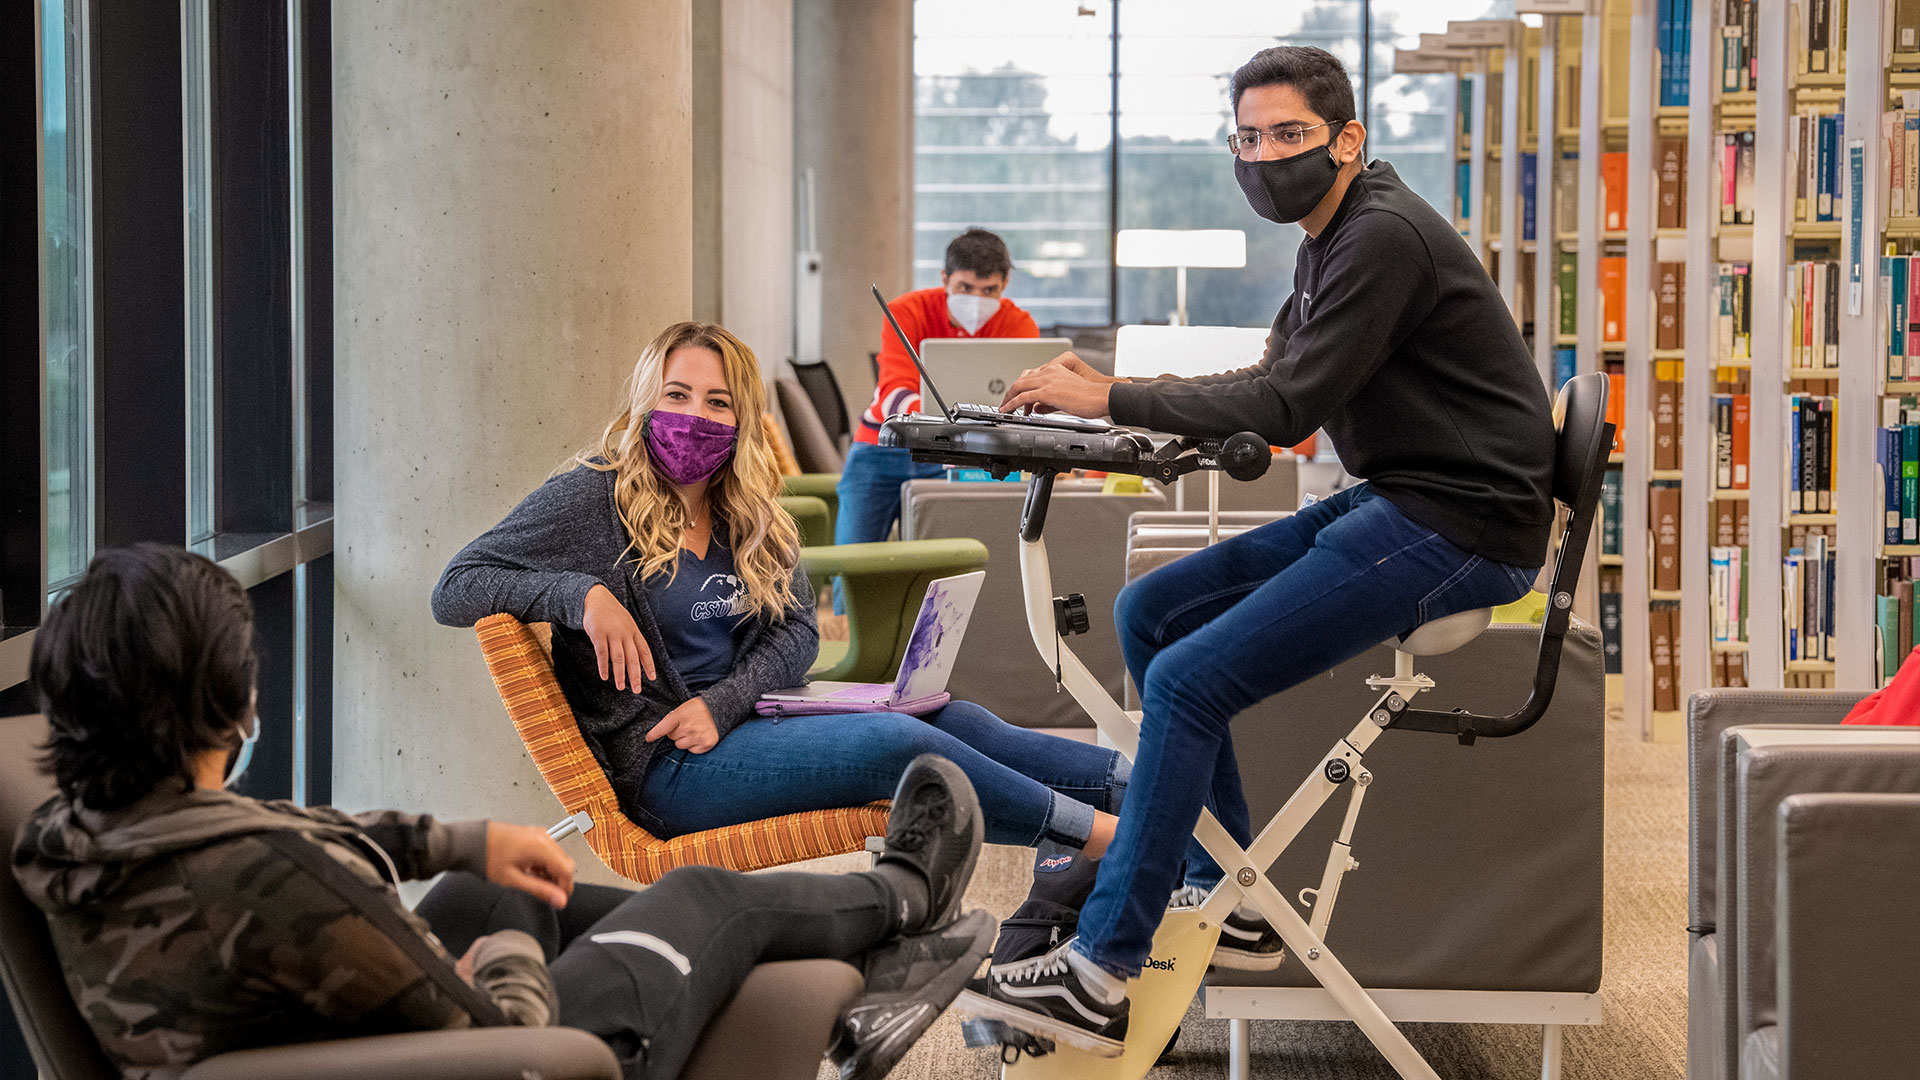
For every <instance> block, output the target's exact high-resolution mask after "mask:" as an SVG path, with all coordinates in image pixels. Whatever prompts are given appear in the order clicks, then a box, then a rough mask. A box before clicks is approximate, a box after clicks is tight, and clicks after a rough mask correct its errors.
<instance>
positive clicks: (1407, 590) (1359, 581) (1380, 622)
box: [1075, 484, 1534, 978]
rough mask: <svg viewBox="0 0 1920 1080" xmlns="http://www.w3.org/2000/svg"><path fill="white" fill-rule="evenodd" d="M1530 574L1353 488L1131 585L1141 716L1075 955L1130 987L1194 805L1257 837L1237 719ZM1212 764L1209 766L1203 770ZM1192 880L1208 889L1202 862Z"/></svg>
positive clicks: (1123, 633)
mask: <svg viewBox="0 0 1920 1080" xmlns="http://www.w3.org/2000/svg"><path fill="white" fill-rule="evenodd" d="M1533 577H1534V571H1532V570H1526V569H1522V568H1520V567H1515V566H1507V565H1505V564H1503V563H1496V562H1492V561H1490V560H1487V559H1483V558H1481V557H1480V556H1478V555H1474V554H1471V553H1470V552H1467V551H1464V550H1462V549H1461V548H1459V547H1456V546H1455V545H1454V544H1453V543H1451V542H1450V541H1448V540H1447V539H1446V538H1444V537H1442V536H1440V535H1439V534H1438V533H1436V532H1434V531H1433V530H1431V529H1428V528H1426V527H1425V526H1423V525H1420V524H1418V523H1417V522H1415V521H1413V520H1412V519H1411V518H1409V517H1407V516H1406V515H1405V514H1402V513H1401V512H1400V511H1399V510H1398V509H1397V508H1395V507H1394V505H1393V504H1392V503H1390V502H1388V501H1387V500H1386V499H1385V498H1383V497H1381V496H1380V495H1378V494H1376V493H1375V492H1374V491H1373V488H1372V486H1371V485H1368V484H1360V485H1357V486H1355V487H1351V488H1347V489H1346V490H1344V491H1341V492H1338V493H1336V494H1334V495H1333V496H1331V497H1330V498H1327V499H1323V500H1321V501H1320V502H1317V503H1314V504H1312V505H1311V506H1307V507H1304V508H1302V509H1301V511H1300V512H1299V513H1297V514H1294V515H1293V516H1292V517H1288V518H1284V519H1282V520H1280V521H1276V522H1274V523H1272V524H1270V525H1263V526H1261V527H1260V528H1258V529H1254V530H1252V531H1251V532H1247V533H1242V534H1241V535H1239V536H1236V537H1233V538H1231V539H1228V540H1224V541H1222V542H1221V543H1219V544H1218V545H1216V546H1214V547H1211V548H1207V549H1205V550H1203V551H1198V552H1195V553H1194V554H1192V555H1188V556H1186V557H1184V558H1182V559H1181V560H1180V561H1178V562H1175V563H1172V564H1170V565H1168V566H1164V567H1162V568H1160V569H1158V570H1155V571H1154V572H1152V573H1150V574H1148V575H1146V576H1145V577H1142V578H1140V579H1139V580H1137V581H1135V582H1133V583H1132V584H1130V585H1128V586H1127V587H1126V589H1125V590H1124V591H1122V592H1121V594H1120V599H1119V600H1118V601H1117V602H1116V604H1115V609H1114V615H1115V619H1116V621H1117V622H1118V624H1119V630H1120V643H1121V649H1122V651H1123V652H1124V653H1125V655H1126V661H1127V670H1128V671H1129V672H1131V673H1132V675H1133V679H1134V685H1136V686H1138V687H1140V691H1141V693H1140V697H1141V704H1142V708H1143V709H1144V714H1143V716H1142V724H1141V730H1140V751H1139V754H1138V756H1137V757H1136V758H1135V759H1134V763H1133V775H1132V780H1131V783H1130V785H1129V790H1128V793H1127V802H1126V805H1125V807H1124V808H1123V809H1122V811H1121V814H1120V826H1119V831H1118V833H1117V834H1116V836H1115V837H1114V842H1113V846H1112V847H1110V848H1109V849H1108V850H1107V856H1106V858H1105V859H1104V860H1102V861H1101V864H1100V877H1099V881H1098V884H1097V885H1096V886H1095V887H1094V890H1093V895H1092V897H1091V898H1089V899H1088V901H1087V904H1086V907H1085V909H1084V910H1083V911H1082V912H1081V915H1080V931H1079V932H1080V939H1079V941H1078V942H1077V943H1076V944H1075V948H1076V949H1078V950H1080V952H1081V953H1082V954H1084V955H1085V956H1087V957H1088V958H1089V959H1091V960H1092V961H1093V962H1094V963H1096V964H1098V965H1100V966H1101V967H1102V968H1104V969H1105V970H1107V971H1111V972H1113V973H1115V974H1117V975H1122V976H1126V977H1129V978H1130V977H1132V976H1133V975H1136V974H1138V973H1139V971H1140V968H1141V966H1142V965H1143V964H1144V963H1145V962H1146V959H1147V952H1148V949H1149V947H1150V946H1151V945H1152V943H1153V934H1154V931H1155V930H1156V929H1157V928H1158V927H1159V925H1160V917H1161V915H1163V914H1164V913H1165V911H1166V907H1167V896H1168V894H1169V893H1170V892H1171V891H1172V890H1173V888H1174V887H1175V886H1176V885H1178V884H1179V883H1180V868H1181V857H1182V853H1183V852H1187V851H1188V850H1189V849H1190V846H1191V849H1192V850H1198V845H1197V844H1196V843H1194V842H1193V840H1192V834H1193V827H1194V823H1195V822H1197V821H1198V820H1199V818H1200V808H1201V807H1202V806H1203V805H1204V806H1206V807H1208V808H1209V809H1211V810H1212V811H1213V812H1214V815H1215V816H1216V817H1218V818H1219V819H1220V822H1221V824H1222V825H1224V826H1225V827H1226V829H1227V831H1228V832H1229V833H1231V834H1232V835H1233V837H1234V839H1235V840H1237V841H1239V842H1240V843H1241V844H1242V845H1243V846H1244V845H1245V844H1247V843H1249V842H1250V841H1251V840H1252V839H1253V829H1252V824H1251V822H1250V821H1249V820H1248V813H1247V802H1246V798H1245V796H1244V795H1242V793H1241V790H1240V772H1239V767H1238V765H1237V764H1236V762H1235V760H1234V756H1233V742H1232V740H1231V738H1230V737H1229V731H1228V723H1229V721H1231V720H1232V719H1233V717H1234V716H1235V715H1236V714H1238V713H1239V712H1240V711H1241V710H1243V709H1245V708H1247V707H1248V706H1250V705H1252V704H1254V703H1255V702H1258V701H1260V700H1261V699H1263V698H1267V697H1271V696H1272V695H1274V694H1277V693H1279V692H1281V691H1282V690H1285V689H1287V688H1288V687H1290V686H1293V685H1295V684H1297V683H1300V682H1303V681H1305V680H1306V679H1309V678H1311V677H1313V676H1314V675H1317V674H1320V673H1321V672H1324V671H1327V670H1328V669H1330V668H1332V667H1333V666H1334V665H1336V664H1338V663H1340V662H1341V661H1343V660H1347V659H1350V658H1352V657H1354V656H1357V655H1359V654H1360V653H1362V652H1364V651H1366V650H1367V649H1368V648H1370V647H1372V646H1374V645H1377V644H1379V643H1380V642H1382V641H1385V640H1386V639H1388V638H1390V637H1393V636H1394V635H1396V634H1401V633H1405V632H1406V631H1409V630H1412V629H1413V628H1414V627H1416V626H1419V625H1420V624H1421V623H1423V622H1426V621H1428V620H1430V619H1437V618H1440V617H1441V616H1444V615H1451V614H1454V613H1455V612H1460V611H1467V610H1471V609H1473V608H1482V607H1491V606H1494V605H1497V604H1505V603H1509V602H1511V601H1514V600H1517V599H1519V598H1520V597H1521V596H1523V595H1525V594H1526V592H1527V590H1528V589H1529V588H1530V587H1531V586H1532V583H1533ZM1208 762H1211V763H1212V764H1211V767H1208V766H1207V765H1206V764H1205V763H1208ZM1206 864H1207V865H1205V867H1204V869H1203V870H1202V872H1201V873H1199V874H1197V875H1190V877H1189V880H1190V881H1191V880H1193V879H1194V877H1198V878H1200V880H1202V881H1207V880H1211V881H1217V880H1218V879H1219V870H1218V869H1217V868H1216V867H1212V866H1211V865H1210V864H1211V860H1206Z"/></svg>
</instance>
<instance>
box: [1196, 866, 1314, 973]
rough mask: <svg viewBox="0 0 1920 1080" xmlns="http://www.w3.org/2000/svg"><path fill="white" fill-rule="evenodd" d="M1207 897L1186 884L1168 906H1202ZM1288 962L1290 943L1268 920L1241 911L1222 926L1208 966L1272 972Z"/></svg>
mask: <svg viewBox="0 0 1920 1080" xmlns="http://www.w3.org/2000/svg"><path fill="white" fill-rule="evenodd" d="M1206 898H1207V890H1205V889H1202V888H1198V887H1196V886H1193V885H1182V886H1181V887H1179V888H1178V889H1175V890H1174V891H1173V897H1172V898H1171V899H1170V900H1169V901H1168V902H1167V906H1168V907H1198V906H1200V903H1201V902H1202V901H1204V900H1205V899H1206ZM1286 962H1287V949H1286V943H1285V942H1283V941H1281V940H1280V933H1279V931H1277V930H1275V929H1274V928H1273V927H1272V925H1270V924H1269V923H1268V922H1267V920H1266V919H1264V918H1262V917H1260V916H1258V915H1255V916H1253V917H1252V918H1247V917H1245V916H1243V915H1241V914H1240V913H1239V912H1237V911H1236V912H1234V913H1232V914H1230V915H1228V916H1227V917H1226V918H1225V919H1223V920H1221V923H1220V942H1219V944H1217V945H1215V946H1214V948H1213V959H1212V960H1210V961H1208V966H1210V967H1216V968H1224V969H1226V970H1228V971H1272V970H1274V969H1276V968H1278V967H1279V966H1280V965H1281V964H1284V963H1286Z"/></svg>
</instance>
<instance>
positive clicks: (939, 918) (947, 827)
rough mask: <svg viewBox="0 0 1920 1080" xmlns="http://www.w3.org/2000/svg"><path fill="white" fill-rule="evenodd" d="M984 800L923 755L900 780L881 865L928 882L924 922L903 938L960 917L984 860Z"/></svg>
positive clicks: (950, 766) (949, 768)
mask: <svg viewBox="0 0 1920 1080" xmlns="http://www.w3.org/2000/svg"><path fill="white" fill-rule="evenodd" d="M980 833H981V820H980V800H979V798H978V797H977V796H975V795H974V793H973V783H972V782H971V781H969V780H968V779H967V774H966V773H964V772H961V771H960V766H958V765H955V764H954V763H953V762H951V761H948V760H947V759H946V758H943V757H941V756H940V755H938V754H921V755H920V756H919V757H917V758H914V759H913V761H912V762H910V763H909V764H908V765H907V771H906V772H904V773H902V774H901V775H900V785H899V786H898V787H896V788H894V791H893V810H892V812H891V813H889V814H888V815H887V847H886V850H885V851H883V852H882V853H881V855H880V858H879V859H878V860H876V864H877V865H881V866H884V865H894V866H900V867H903V868H905V869H907V870H909V871H911V872H913V873H915V874H917V875H919V876H920V878H922V879H923V880H924V881H926V883H927V914H926V917H925V918H924V919H922V920H920V921H919V922H918V923H916V924H914V925H912V926H903V927H901V928H900V933H901V934H902V935H903V936H904V935H909V934H922V933H927V932H929V931H933V930H939V929H941V928H943V927H945V926H946V925H947V924H948V923H950V922H952V921H953V920H954V919H955V918H957V917H958V916H959V914H960V898H961V896H962V895H963V894H964V893H965V892H966V891H967V881H968V879H969V878H971V877H972V876H973V865H974V863H975V862H977V861H978V860H979V858H980Z"/></svg>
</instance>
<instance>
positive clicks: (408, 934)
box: [256, 829, 509, 1027]
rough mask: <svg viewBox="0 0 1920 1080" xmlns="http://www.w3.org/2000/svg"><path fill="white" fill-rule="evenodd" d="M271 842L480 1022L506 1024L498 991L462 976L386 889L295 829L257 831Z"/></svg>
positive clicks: (488, 1025)
mask: <svg viewBox="0 0 1920 1080" xmlns="http://www.w3.org/2000/svg"><path fill="white" fill-rule="evenodd" d="M256 835H257V836H259V838H260V839H261V840H262V841H263V842H265V843H266V845H267V846H268V847H270V848H272V849H274V850H275V851H277V852H279V853H280V854H282V855H285V856H286V857H287V858H288V859H289V860H290V861H292V862H293V864H294V865H296V866H298V867H300V868H301V869H302V870H305V871H306V872H307V873H309V874H311V875H313V877H315V878H317V879H319V881H320V883H321V884H322V885H325V886H326V887H327V888H328V889H329V890H331V891H332V892H333V893H334V895H336V896H338V897H339V898H340V899H341V900H343V901H345V902H346V904H347V906H348V907H350V908H352V909H353V910H354V911H355V912H357V913H358V914H360V915H361V916H363V917H364V918H365V919H366V920H367V921H368V922H370V923H372V924H373V925H374V928H375V929H377V930H379V931H380V932H381V933H383V934H385V935H386V936H387V938H388V939H389V940H391V941H392V942H393V943H394V944H395V945H396V946H398V947H399V948H400V951H401V952H403V953H405V954H406V955H407V959H409V960H412V961H413V963H414V966H415V967H417V968H419V969H420V970H421V972H423V973H424V974H425V975H426V976H427V978H429V979H431V980H432V981H433V984H434V985H435V986H437V987H438V988H439V989H440V992H441V993H442V994H445V995H446V996H447V997H449V998H451V999H452V1000H453V1002H454V1004H456V1005H458V1006H460V1008H461V1009H463V1010H465V1011H466V1014H467V1015H468V1016H469V1017H470V1018H472V1020H473V1023H474V1026H475V1027H506V1026H508V1023H509V1022H508V1020H507V1017H506V1014H505V1013H502V1012H501V1011H500V1006H499V1005H497V1004H495V1003H494V1000H493V998H492V997H490V996H488V995H487V994H486V993H484V992H482V991H480V990H479V989H477V988H475V987H474V986H473V985H472V984H470V983H468V982H467V980H465V979H463V978H461V977H460V973H459V972H458V971H455V970H454V967H453V965H452V964H449V963H447V961H446V958H445V957H443V956H441V955H440V954H439V953H437V952H435V951H434V949H433V947H432V946H430V945H428V944H427V942H426V939H425V938H422V937H421V936H420V933H419V931H417V930H415V929H414V928H413V926H412V925H411V924H410V923H408V922H407V920H406V919H404V918H402V917H401V916H400V913H399V912H397V911H395V910H394V909H393V905H392V904H391V903H389V902H388V899H387V894H386V892H385V890H384V889H380V888H376V887H375V886H373V885H370V884H368V883H367V882H366V881H365V879H363V878H361V877H360V876H359V875H358V874H355V873H354V872H353V871H351V870H349V869H347V868H346V867H345V866H342V865H341V864H340V863H339V861H337V860H336V859H334V857H333V856H331V855H328V854H327V853H326V852H325V851H323V850H321V848H320V845H318V844H316V843H314V842H313V841H312V840H309V839H307V838H306V837H305V836H303V835H301V834H300V833H299V832H296V831H294V830H291V829H282V830H275V831H269V832H263V833H258V834H256Z"/></svg>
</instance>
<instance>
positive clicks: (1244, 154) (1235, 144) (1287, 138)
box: [1227, 120, 1346, 161]
mask: <svg viewBox="0 0 1920 1080" xmlns="http://www.w3.org/2000/svg"><path fill="white" fill-rule="evenodd" d="M1344 123H1346V121H1345V120H1329V121H1327V122H1326V123H1324V124H1312V125H1301V124H1282V125H1280V126H1279V127H1276V128H1269V129H1267V130H1266V131H1261V130H1260V129H1258V128H1248V129H1247V130H1245V131H1236V132H1234V133H1233V134H1231V135H1229V136H1227V149H1228V150H1230V151H1232V152H1233V153H1234V154H1236V155H1238V156H1239V158H1240V159H1241V160H1242V161H1253V160H1255V159H1257V158H1258V157H1259V156H1260V144H1261V143H1262V142H1263V141H1266V140H1269V139H1270V140H1272V141H1273V144H1274V145H1275V146H1281V147H1295V146H1299V145H1300V144H1301V143H1304V142H1306V141H1307V132H1309V131H1314V130H1317V129H1319V128H1323V127H1338V126H1340V125H1341V124H1344Z"/></svg>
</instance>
